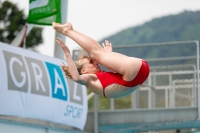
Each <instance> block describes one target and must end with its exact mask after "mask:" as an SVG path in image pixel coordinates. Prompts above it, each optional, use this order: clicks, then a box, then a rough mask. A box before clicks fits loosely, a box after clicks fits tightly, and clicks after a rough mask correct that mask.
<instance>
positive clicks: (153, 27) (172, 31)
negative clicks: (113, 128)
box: [100, 11, 200, 46]
mask: <svg viewBox="0 0 200 133" xmlns="http://www.w3.org/2000/svg"><path fill="white" fill-rule="evenodd" d="M199 16H200V11H196V12H192V11H184V12H182V13H180V14H177V15H169V16H164V17H161V18H155V19H153V20H151V21H150V22H146V23H144V24H143V25H139V26H136V27H130V28H128V29H125V30H123V31H121V32H118V33H116V34H115V35H112V36H109V37H107V38H106V39H108V40H109V41H110V42H112V44H113V46H120V45H133V44H144V43H157V42H170V41H185V40H200V17H199ZM104 40H105V39H102V40H101V41H100V43H101V42H103V41H104Z"/></svg>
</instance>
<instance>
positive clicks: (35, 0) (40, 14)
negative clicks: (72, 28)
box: [27, 0, 61, 25]
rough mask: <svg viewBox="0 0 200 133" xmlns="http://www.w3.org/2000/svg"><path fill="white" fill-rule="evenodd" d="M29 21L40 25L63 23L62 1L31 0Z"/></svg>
mask: <svg viewBox="0 0 200 133" xmlns="http://www.w3.org/2000/svg"><path fill="white" fill-rule="evenodd" d="M27 21H28V23H32V24H39V25H52V22H57V23H61V0H29V15H28V19H27Z"/></svg>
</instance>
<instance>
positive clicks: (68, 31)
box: [52, 22, 149, 98]
mask: <svg viewBox="0 0 200 133" xmlns="http://www.w3.org/2000/svg"><path fill="white" fill-rule="evenodd" d="M52 26H53V28H54V29H55V30H56V31H58V32H60V33H61V34H63V35H66V36H67V37H69V38H71V39H72V40H74V41H75V42H76V43H78V44H79V45H80V46H81V47H82V48H83V49H84V50H85V51H87V52H88V53H89V54H90V57H89V56H83V57H81V58H79V59H78V60H77V61H75V62H74V61H73V60H72V57H71V55H70V51H69V49H68V47H67V46H66V45H65V44H64V42H63V41H62V40H61V39H60V38H57V39H56V42H57V43H58V44H59V45H60V47H61V48H62V49H63V51H64V53H65V57H66V61H67V63H68V66H62V69H63V71H64V72H65V74H66V76H67V77H69V78H71V79H72V80H74V81H75V82H77V83H80V84H82V85H85V86H86V87H87V89H89V90H91V91H93V92H94V93H96V94H98V95H102V96H104V97H107V98H118V97H122V96H126V95H128V94H130V93H132V92H133V91H134V90H135V89H136V88H134V87H135V86H138V85H141V84H142V83H143V82H144V81H145V80H146V79H147V77H148V75H149V65H148V63H147V62H146V61H145V60H143V59H140V58H135V57H128V56H126V55H123V54H120V53H116V52H112V45H111V43H109V42H108V41H107V40H106V41H105V44H103V47H102V46H101V45H100V44H99V43H98V42H97V41H95V40H93V39H92V38H90V37H88V36H86V35H84V34H82V33H80V32H78V31H76V30H74V29H73V27H72V25H71V23H69V22H67V23H66V24H59V23H55V22H53V23H52ZM98 64H101V65H102V66H104V67H106V68H107V69H109V70H110V71H109V72H105V71H102V70H101V69H100V67H99V65H98Z"/></svg>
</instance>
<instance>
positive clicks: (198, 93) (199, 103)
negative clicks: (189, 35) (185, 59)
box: [196, 41, 200, 120]
mask: <svg viewBox="0 0 200 133" xmlns="http://www.w3.org/2000/svg"><path fill="white" fill-rule="evenodd" d="M196 45H197V100H198V101H197V102H198V104H197V105H198V106H197V109H198V120H199V119H200V90H199V41H196Z"/></svg>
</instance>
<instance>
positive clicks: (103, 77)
mask: <svg viewBox="0 0 200 133" xmlns="http://www.w3.org/2000/svg"><path fill="white" fill-rule="evenodd" d="M96 76H97V77H98V79H99V81H100V82H101V85H102V87H103V95H104V97H106V95H105V88H106V87H107V86H109V85H111V84H120V85H123V86H126V87H134V86H137V85H141V84H142V83H143V82H144V81H145V80H146V79H147V77H148V76H149V65H148V63H147V62H146V61H145V60H142V65H141V67H140V70H139V72H138V74H137V76H136V77H135V78H134V79H133V80H132V81H125V80H124V79H123V78H122V75H121V74H119V73H113V72H105V71H100V72H99V73H96Z"/></svg>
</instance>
